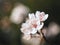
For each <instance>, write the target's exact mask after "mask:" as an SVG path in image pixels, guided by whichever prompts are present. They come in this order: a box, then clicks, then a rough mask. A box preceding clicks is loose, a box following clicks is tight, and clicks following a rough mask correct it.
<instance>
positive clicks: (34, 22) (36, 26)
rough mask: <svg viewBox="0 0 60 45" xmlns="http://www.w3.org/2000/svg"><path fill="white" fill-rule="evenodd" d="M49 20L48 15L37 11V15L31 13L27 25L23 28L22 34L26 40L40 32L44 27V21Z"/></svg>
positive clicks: (23, 25) (24, 24)
mask: <svg viewBox="0 0 60 45" xmlns="http://www.w3.org/2000/svg"><path fill="white" fill-rule="evenodd" d="M47 18H48V14H45V13H44V12H40V11H36V13H35V14H34V13H29V14H28V18H27V20H26V21H25V23H23V24H22V26H21V29H20V30H21V32H22V33H23V34H24V36H25V37H24V38H26V37H29V39H30V35H31V34H32V35H34V34H36V33H37V32H40V30H41V29H42V27H43V26H44V21H45V20H46V19H47Z"/></svg>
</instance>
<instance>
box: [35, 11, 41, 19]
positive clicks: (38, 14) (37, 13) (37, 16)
mask: <svg viewBox="0 0 60 45" xmlns="http://www.w3.org/2000/svg"><path fill="white" fill-rule="evenodd" d="M35 16H36V18H37V19H39V16H40V11H36V14H35Z"/></svg>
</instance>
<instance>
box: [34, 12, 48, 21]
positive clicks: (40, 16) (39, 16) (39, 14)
mask: <svg viewBox="0 0 60 45" xmlns="http://www.w3.org/2000/svg"><path fill="white" fill-rule="evenodd" d="M35 15H36V17H37V19H39V20H40V21H45V20H46V19H47V18H48V14H45V13H44V12H40V11H36V14H35Z"/></svg>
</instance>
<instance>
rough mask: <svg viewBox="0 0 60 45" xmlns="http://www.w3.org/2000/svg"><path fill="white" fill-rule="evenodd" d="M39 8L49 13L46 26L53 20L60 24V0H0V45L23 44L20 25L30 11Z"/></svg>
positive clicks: (57, 42)
mask: <svg viewBox="0 0 60 45" xmlns="http://www.w3.org/2000/svg"><path fill="white" fill-rule="evenodd" d="M37 10H38V11H44V12H45V13H47V14H49V18H48V19H47V21H45V26H48V25H49V23H50V22H52V21H54V22H56V23H57V24H59V25H60V0H0V45H22V43H21V41H20V38H21V32H20V26H21V24H22V22H24V21H25V18H26V17H27V14H28V13H29V12H30V13H31V12H34V13H35V12H36V11H37ZM59 38H60V35H59V36H58V39H57V40H56V41H55V42H53V43H54V44H55V43H56V44H55V45H58V44H59V41H60V39H59Z"/></svg>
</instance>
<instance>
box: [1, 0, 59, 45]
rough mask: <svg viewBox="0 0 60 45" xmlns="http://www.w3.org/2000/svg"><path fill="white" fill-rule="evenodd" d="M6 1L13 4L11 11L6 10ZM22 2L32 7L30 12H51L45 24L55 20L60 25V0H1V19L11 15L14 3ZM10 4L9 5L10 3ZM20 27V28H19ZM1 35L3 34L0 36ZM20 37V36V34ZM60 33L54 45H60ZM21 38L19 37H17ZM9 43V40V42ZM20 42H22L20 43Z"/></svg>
mask: <svg viewBox="0 0 60 45" xmlns="http://www.w3.org/2000/svg"><path fill="white" fill-rule="evenodd" d="M5 2H8V3H9V4H10V6H11V9H10V8H9V7H8V9H10V10H9V11H6V10H4V9H3V8H5V7H4V6H5ZM17 2H20V3H22V4H24V5H26V6H28V7H29V8H30V10H31V11H30V12H35V11H37V10H38V11H44V12H45V13H47V14H49V18H48V19H47V21H45V26H47V25H48V24H49V23H50V22H52V21H54V22H57V23H58V24H59V25H60V0H0V19H2V17H4V16H8V17H9V16H10V13H11V10H12V9H13V8H14V4H15V3H17ZM9 4H8V5H9ZM18 29H19V28H18ZM0 37H1V36H0ZM18 37H19V36H18ZM59 38H60V35H59V36H57V39H56V40H55V41H54V42H53V43H54V45H60V43H59V42H60V39H59ZM18 40H20V39H19V38H18V39H17V42H18ZM7 43H8V42H7ZM19 44H20V43H19Z"/></svg>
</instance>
